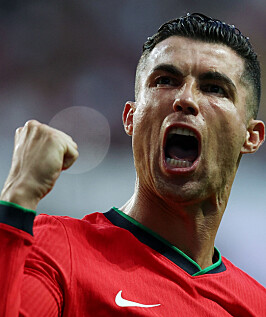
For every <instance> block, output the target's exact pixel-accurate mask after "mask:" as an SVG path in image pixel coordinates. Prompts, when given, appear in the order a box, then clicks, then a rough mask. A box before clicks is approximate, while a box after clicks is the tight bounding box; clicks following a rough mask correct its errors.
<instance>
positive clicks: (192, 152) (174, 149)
mask: <svg viewBox="0 0 266 317" xmlns="http://www.w3.org/2000/svg"><path fill="white" fill-rule="evenodd" d="M167 152H168V155H169V156H170V158H172V159H175V160H183V161H189V162H193V161H195V159H196V158H197V155H198V153H197V150H196V149H184V148H183V147H180V146H178V145H176V144H172V145H170V146H169V147H168V149H167Z"/></svg>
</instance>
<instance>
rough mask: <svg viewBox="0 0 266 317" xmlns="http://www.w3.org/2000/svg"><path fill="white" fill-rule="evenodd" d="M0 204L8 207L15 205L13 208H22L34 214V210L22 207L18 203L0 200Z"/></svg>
mask: <svg viewBox="0 0 266 317" xmlns="http://www.w3.org/2000/svg"><path fill="white" fill-rule="evenodd" d="M0 204H1V205H5V206H10V207H15V208H18V209H20V210H23V211H24V212H31V213H33V214H34V215H36V211H35V210H32V209H27V208H24V207H22V206H20V205H18V204H15V203H11V202H9V201H4V200H0Z"/></svg>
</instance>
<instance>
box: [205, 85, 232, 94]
mask: <svg viewBox="0 0 266 317" xmlns="http://www.w3.org/2000/svg"><path fill="white" fill-rule="evenodd" d="M201 90H202V91H204V92H207V93H210V94H214V95H219V96H223V97H227V92H226V90H225V89H224V88H223V87H221V86H219V85H215V84H207V85H203V86H201Z"/></svg>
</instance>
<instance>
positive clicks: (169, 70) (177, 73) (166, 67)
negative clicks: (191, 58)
mask: <svg viewBox="0 0 266 317" xmlns="http://www.w3.org/2000/svg"><path fill="white" fill-rule="evenodd" d="M157 71H164V72H167V73H170V74H172V75H174V76H180V75H181V76H183V73H182V72H181V71H180V70H179V69H178V68H177V67H175V66H174V65H172V64H159V65H157V66H156V67H154V68H153V70H152V73H154V72H157Z"/></svg>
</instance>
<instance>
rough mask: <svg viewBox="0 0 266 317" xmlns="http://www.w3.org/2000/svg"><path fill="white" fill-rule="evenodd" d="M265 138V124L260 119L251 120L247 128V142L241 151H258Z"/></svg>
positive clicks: (243, 152)
mask: <svg viewBox="0 0 266 317" xmlns="http://www.w3.org/2000/svg"><path fill="white" fill-rule="evenodd" d="M264 138H265V125H264V123H263V122H262V121H260V120H253V119H252V120H251V121H250V123H249V126H248V129H247V133H246V139H245V143H244V144H243V146H242V149H241V153H242V154H245V153H254V152H256V151H257V150H258V149H259V147H260V146H261V144H262V143H263V141H264Z"/></svg>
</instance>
